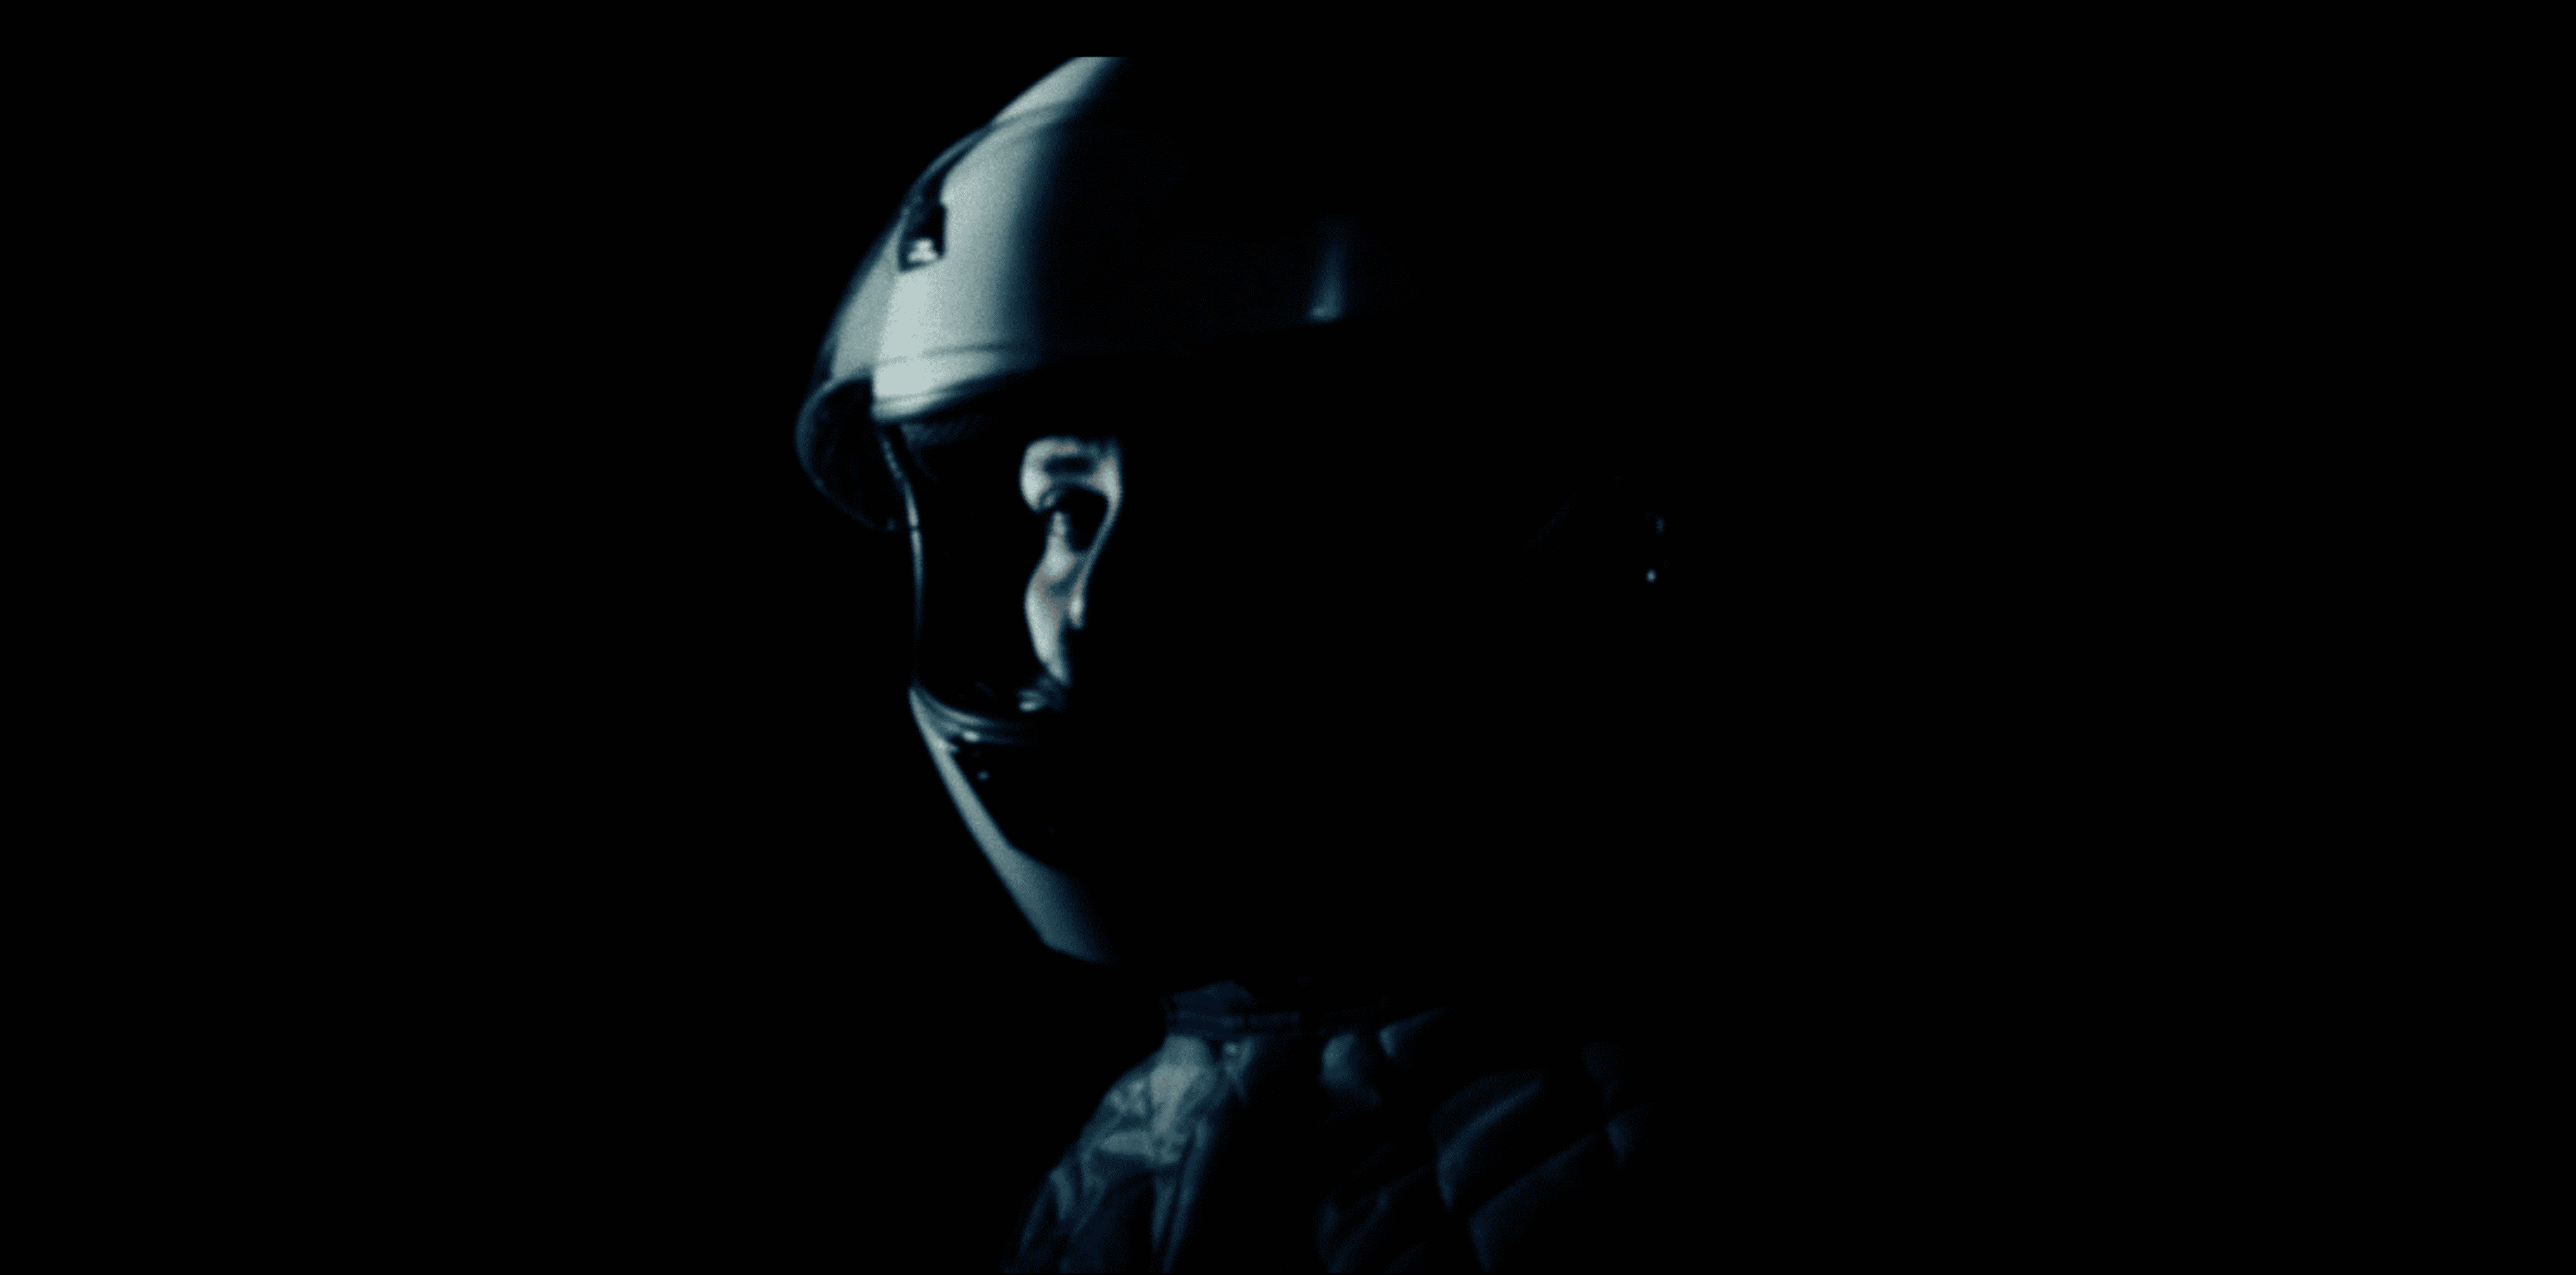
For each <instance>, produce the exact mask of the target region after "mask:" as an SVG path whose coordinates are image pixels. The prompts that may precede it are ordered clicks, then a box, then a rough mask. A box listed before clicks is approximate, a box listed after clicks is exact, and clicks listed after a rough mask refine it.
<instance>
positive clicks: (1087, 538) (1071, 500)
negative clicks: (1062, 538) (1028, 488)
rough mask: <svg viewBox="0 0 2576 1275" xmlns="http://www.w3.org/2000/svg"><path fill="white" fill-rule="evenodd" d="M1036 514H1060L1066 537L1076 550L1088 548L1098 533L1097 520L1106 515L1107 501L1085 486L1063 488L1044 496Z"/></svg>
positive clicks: (1107, 509)
mask: <svg viewBox="0 0 2576 1275" xmlns="http://www.w3.org/2000/svg"><path fill="white" fill-rule="evenodd" d="M1038 512H1040V513H1044V514H1051V515H1052V514H1061V515H1063V516H1064V520H1065V530H1066V533H1067V534H1066V538H1067V539H1068V540H1070V541H1071V542H1072V544H1073V547H1074V549H1075V550H1077V551H1080V550H1085V549H1089V548H1090V547H1091V540H1092V537H1094V536H1097V535H1099V534H1100V523H1101V520H1102V519H1104V518H1107V517H1108V516H1109V501H1108V499H1107V498H1106V497H1104V496H1102V495H1101V494H1100V493H1099V492H1096V491H1093V490H1091V489H1090V488H1088V487H1064V488H1058V489H1057V490H1055V491H1053V492H1050V493H1048V495H1047V498H1046V499H1045V500H1044V501H1043V502H1041V503H1040V506H1039V509H1038Z"/></svg>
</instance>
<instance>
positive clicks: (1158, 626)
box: [908, 404, 1561, 924]
mask: <svg viewBox="0 0 2576 1275" xmlns="http://www.w3.org/2000/svg"><path fill="white" fill-rule="evenodd" d="M1227 415H1231V416H1232V417H1233V418H1234V419H1233V420H1231V421H1223V420H1216V419H1207V420H1188V419H1183V420H1178V421H1174V420H1169V419H1165V420H1142V419H1135V420H1122V419H1119V418H1118V417H1115V416H1091V417H1086V418H1078V419H1072V420H1068V419H1066V418H1065V417H1062V416H1055V415H1050V414H1031V415H1030V417H1029V418H1028V419H1026V420H1021V421H1014V420H1011V419H1009V418H1008V417H1007V416H1003V415H1000V414H997V415H996V416H995V417H993V418H991V419H988V420H986V421H984V422H983V423H981V424H980V425H979V426H978V427H977V428H975V429H974V430H971V431H958V430H954V429H952V430H947V431H942V430H939V429H935V428H930V429H924V428H916V429H915V430H913V431H912V432H911V434H910V435H909V437H908V444H909V453H910V459H911V461H912V464H911V465H910V466H909V468H910V470H911V471H912V477H913V479H914V486H915V489H916V496H917V499H918V501H919V506H920V509H921V517H922V527H923V539H922V545H923V550H922V552H923V584H924V598H923V613H922V621H923V624H922V643H921V650H920V656H919V665H918V672H919V676H920V680H921V682H922V685H923V686H924V688H925V689H926V690H927V691H928V692H929V693H930V694H931V695H933V696H934V697H935V698H937V699H938V700H939V701H940V702H941V703H943V704H947V705H950V706H953V707H955V708H959V709H963V710H965V711H966V712H968V713H971V714H975V715H978V716H980V717H982V718H984V719H987V720H989V721H990V722H991V723H993V726H992V728H990V729H988V730H986V731H985V732H982V733H983V734H984V735H985V736H986V738H984V739H982V740H979V741H978V748H977V750H976V752H975V754H974V756H975V757H976V758H977V759H979V760H977V761H976V762H975V763H974V764H975V765H976V766H977V767H978V769H976V770H975V771H973V772H972V773H973V774H982V775H991V776H996V778H990V779H986V780H983V781H981V782H982V783H984V784H986V785H988V786H989V792H988V793H986V799H987V802H988V804H989V806H990V807H991V809H992V810H993V812H994V817H995V819H996V820H997V821H998V822H999V823H1000V824H1001V825H1002V826H1003V827H1004V828H1005V829H1006V830H1007V831H1008V832H1009V833H1010V836H1011V839H1012V841H1013V842H1014V844H1017V845H1019V846H1020V847H1021V848H1022V849H1025V850H1027V851H1028V852H1029V853H1032V854H1035V855H1038V856H1039V857H1040V858H1041V859H1045V860H1048V861H1050V862H1055V863H1057V864H1059V865H1062V866H1066V867H1067V868H1069V869H1072V870H1078V871H1083V872H1086V873H1107V874H1109V875H1112V876H1118V875H1121V874H1124V876H1125V879H1126V880H1128V881H1129V883H1130V885H1129V892H1130V893H1131V894H1134V893H1137V892H1139V891H1141V892H1144V893H1148V894H1150V893H1155V892H1157V891H1160V892H1163V893H1165V894H1167V895H1168V894H1169V893H1170V892H1172V891H1173V890H1176V889H1178V888H1179V887H1180V886H1181V885H1183V884H1186V885H1187V886H1188V887H1189V888H1188V890H1187V891H1185V892H1187V893H1191V894H1193V895H1194V896H1195V897H1196V898H1198V899H1199V900H1200V901H1201V902H1199V903H1197V904H1183V903H1176V904H1175V905H1174V906H1175V908H1177V909H1181V910H1187V909H1189V908H1192V907H1197V908H1202V909H1203V908H1204V907H1206V906H1208V904H1207V903H1206V901H1207V900H1210V899H1218V900H1230V901H1231V902H1229V903H1223V904H1219V905H1218V906H1220V907H1225V908H1231V909H1232V911H1233V913H1234V914H1235V915H1236V916H1238V917H1241V916H1242V915H1244V912H1245V909H1244V908H1243V906H1242V905H1243V904H1244V903H1245V902H1246V901H1265V902H1277V903H1281V904H1282V905H1283V906H1290V907H1293V908H1295V909H1299V910H1301V912H1300V914H1301V915H1303V916H1306V917H1308V918H1314V917H1319V916H1322V915H1324V914H1325V913H1334V914H1338V915H1341V916H1343V917H1345V918H1349V917H1354V916H1357V915H1361V914H1367V913H1370V912H1372V911H1377V912H1383V911H1384V910H1385V909H1384V908H1372V907H1371V906H1368V905H1369V903H1370V901H1371V900H1375V901H1377V902H1379V903H1383V904H1386V905H1387V906H1396V902H1395V901H1396V900H1399V899H1401V898H1404V897H1406V896H1407V889H1408V882H1409V880H1410V878H1411V876H1412V875H1414V874H1413V873H1412V872H1411V871H1410V869H1409V868H1408V866H1407V865H1414V864H1419V863H1421V862H1426V861H1428V859H1430V858H1436V857H1437V852H1438V850H1439V849H1440V848H1441V847H1444V846H1454V845H1456V844H1457V843H1458V842H1460V841H1461V840H1464V839H1474V838H1489V837H1491V836H1493V835H1495V834H1494V832H1493V829H1492V825H1493V824H1494V823H1495V820H1494V819H1493V818H1492V816H1494V815H1495V814H1497V813H1498V812H1506V813H1507V812H1508V810H1509V809H1510V808H1511V800H1512V798H1511V794H1510V793H1509V792H1508V791H1506V790H1508V789H1510V788H1511V787H1512V786H1513V785H1514V784H1515V783H1519V782H1521V781H1520V778H1519V776H1520V775H1521V773H1522V772H1523V771H1525V770H1526V766H1525V765H1519V764H1518V763H1521V762H1526V761H1527V759H1528V757H1529V756H1530V755H1531V753H1530V751H1529V741H1528V740H1526V739H1525V738H1524V736H1525V735H1526V734H1527V733H1528V732H1527V731H1526V730H1523V729H1519V727H1522V726H1526V725H1527V722H1526V720H1525V718H1524V719H1523V720H1521V721H1519V722H1517V723H1516V721H1515V716H1514V714H1515V711H1516V710H1522V709H1525V707H1526V692H1527V690H1528V687H1529V684H1530V682H1531V680H1532V679H1531V676H1530V675H1531V674H1532V672H1533V670H1532V669H1531V668H1530V667H1529V661H1530V660H1531V658H1532V654H1531V652H1530V651H1529V650H1528V649H1527V647H1526V646H1525V644H1523V643H1521V642H1520V640H1519V639H1520V637H1521V635H1522V631H1523V630H1524V629H1525V628H1526V627H1527V625H1526V623H1525V621H1526V619H1527V617H1526V616H1524V615H1522V614H1520V609H1521V608H1523V607H1526V606H1528V605H1531V604H1533V603H1534V602H1535V601H1536V599H1533V598H1530V597H1527V596H1523V595H1516V594H1515V593H1514V591H1513V588H1512V584H1511V579H1512V577H1511V576H1510V575H1509V574H1508V573H1507V572H1506V571H1504V570H1502V568H1504V567H1505V566H1506V565H1507V564H1508V563H1509V562H1510V560H1511V558H1512V556H1513V553H1514V551H1515V550H1517V549H1518V548H1519V547H1520V545H1521V543H1522V542H1524V541H1525V540H1526V538H1527V536H1528V534H1529V532H1530V530H1531V528H1532V527H1534V526H1535V525H1537V524H1538V523H1541V522H1543V521H1544V516H1545V514H1546V513H1547V512H1548V510H1547V508H1546V502H1547V501H1548V500H1549V499H1551V498H1555V499H1560V500H1561V493H1558V494H1552V493H1551V492H1550V490H1549V487H1548V482H1547V480H1546V475H1545V472H1544V466H1539V465H1533V464H1531V463H1530V462H1531V461H1532V460H1533V457H1532V456H1531V455H1530V454H1529V450H1528V449H1526V448H1524V449H1522V450H1520V451H1502V450H1497V449H1496V446H1495V443H1494V441H1493V439H1492V438H1491V437H1490V436H1487V437H1481V438H1480V437H1479V436H1478V434H1477V432H1476V431H1474V430H1470V429H1467V428H1463V427H1462V426H1461V425H1460V424H1458V423H1455V422H1443V421H1438V420H1421V419H1416V420H1412V421H1409V422H1407V424H1408V426H1409V432H1407V433H1404V434H1396V435H1390V434H1387V433H1384V432H1377V433H1367V432H1356V431H1352V430H1347V429H1337V428H1335V427H1334V426H1333V424H1332V423H1331V422H1329V421H1317V420H1314V419H1312V418H1311V417H1310V418H1309V419H1307V420H1304V421H1299V420H1296V419H1293V418H1289V417H1288V416H1287V414H1285V413H1281V412H1276V411H1272V410H1268V409H1265V408H1264V407H1262V406H1261V405H1258V404H1255V405H1250V406H1247V407H1246V408H1244V409H1243V410H1241V411H1240V412H1236V413H1228V414H1227ZM1066 424H1073V425H1075V426H1076V428H1072V429H1066V428H1063V426H1064V425H1066ZM1004 740H1017V741H1020V742H1018V743H1006V742H1000V741H1004ZM986 763H989V765H987V764H986ZM980 791H984V790H981V789H979V792H980ZM1506 822H1507V820H1506ZM1140 883H1141V884H1140ZM1291 901H1293V902H1291ZM1349 923H1350V924H1360V923H1361V922H1358V921H1356V920H1352V921H1350V922H1349Z"/></svg>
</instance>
